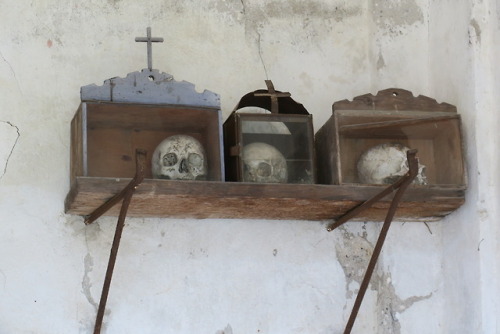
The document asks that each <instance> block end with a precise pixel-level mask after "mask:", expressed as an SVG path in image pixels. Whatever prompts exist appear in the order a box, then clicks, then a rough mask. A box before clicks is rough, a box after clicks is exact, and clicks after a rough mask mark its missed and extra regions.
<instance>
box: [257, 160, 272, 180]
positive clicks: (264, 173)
mask: <svg viewBox="0 0 500 334" xmlns="http://www.w3.org/2000/svg"><path fill="white" fill-rule="evenodd" d="M271 173H272V168H271V165H270V164H268V163H265V162H259V166H258V167H257V175H258V176H261V177H269V176H271Z"/></svg>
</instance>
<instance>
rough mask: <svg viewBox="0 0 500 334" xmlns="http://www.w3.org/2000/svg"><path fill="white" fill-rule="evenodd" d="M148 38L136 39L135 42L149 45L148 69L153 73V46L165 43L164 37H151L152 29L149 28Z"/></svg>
mask: <svg viewBox="0 0 500 334" xmlns="http://www.w3.org/2000/svg"><path fill="white" fill-rule="evenodd" d="M147 33H148V35H147V37H136V38H135V41H136V42H146V43H148V68H149V70H150V71H151V70H152V69H153V56H152V53H153V51H152V49H153V48H152V45H153V43H156V42H159V43H163V38H162V37H151V27H148V28H147Z"/></svg>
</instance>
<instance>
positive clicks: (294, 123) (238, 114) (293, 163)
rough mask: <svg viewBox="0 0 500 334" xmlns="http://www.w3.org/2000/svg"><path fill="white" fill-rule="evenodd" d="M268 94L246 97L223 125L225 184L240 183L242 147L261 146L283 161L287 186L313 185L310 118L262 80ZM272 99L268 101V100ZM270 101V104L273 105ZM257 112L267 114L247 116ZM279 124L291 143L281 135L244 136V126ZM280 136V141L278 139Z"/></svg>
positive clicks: (312, 137)
mask: <svg viewBox="0 0 500 334" xmlns="http://www.w3.org/2000/svg"><path fill="white" fill-rule="evenodd" d="M266 85H267V86H268V91H266V90H256V91H254V92H250V93H247V94H246V95H244V96H243V97H242V98H241V100H240V101H239V103H238V105H237V106H236V107H235V109H234V110H233V112H232V113H231V115H229V117H228V119H227V120H226V121H225V122H224V125H223V129H224V157H225V168H226V170H225V174H226V180H227V181H237V182H242V181H243V169H244V164H243V160H242V150H243V145H245V144H249V143H253V142H264V143H268V144H271V145H272V146H274V147H276V148H277V149H278V150H279V151H280V152H281V153H282V154H283V155H284V157H285V159H286V160H287V166H288V182H287V183H295V184H314V183H316V156H315V148H314V130H313V121H312V115H310V114H309V112H308V111H307V110H306V109H305V108H304V106H303V105H302V104H300V103H298V102H296V101H294V100H293V99H292V98H291V97H290V93H282V92H280V91H275V90H274V86H273V84H272V82H271V81H270V80H266ZM272 95H275V96H274V97H272V98H270V96H272ZM273 98H274V99H275V100H274V103H273ZM252 108H256V109H260V111H261V112H262V111H267V113H252V112H247V111H246V110H248V109H252ZM247 121H248V122H263V123H268V124H271V122H279V123H281V125H284V126H285V127H286V128H287V129H286V130H287V132H288V133H289V134H290V135H291V137H290V138H291V142H290V141H288V142H287V141H286V140H285V139H284V137H283V135H282V134H281V135H280V134H265V133H259V134H255V135H250V134H248V133H246V134H245V133H244V129H243V128H244V126H243V124H244V122H247ZM280 136H281V138H280Z"/></svg>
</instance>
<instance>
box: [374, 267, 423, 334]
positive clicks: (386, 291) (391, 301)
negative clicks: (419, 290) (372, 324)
mask: <svg viewBox="0 0 500 334" xmlns="http://www.w3.org/2000/svg"><path fill="white" fill-rule="evenodd" d="M372 289H375V290H377V292H378V293H377V310H378V314H377V318H378V328H379V333H387V334H400V333H401V323H400V322H399V319H398V315H399V314H401V313H403V312H405V311H406V310H407V309H409V308H410V307H411V306H412V305H413V304H415V303H417V302H419V301H422V300H426V299H429V298H431V297H432V292H431V293H429V294H428V295H425V296H412V297H409V298H406V299H401V298H400V297H399V296H398V295H397V294H396V290H395V288H394V285H393V284H392V278H391V274H390V273H381V274H378V275H376V276H373V279H372Z"/></svg>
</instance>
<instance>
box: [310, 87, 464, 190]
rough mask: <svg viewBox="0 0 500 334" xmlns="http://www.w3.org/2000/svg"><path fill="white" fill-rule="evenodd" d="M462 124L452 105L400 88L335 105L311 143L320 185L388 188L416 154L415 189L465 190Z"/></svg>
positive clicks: (400, 175) (404, 170) (406, 168)
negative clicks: (409, 155) (410, 154)
mask: <svg viewBox="0 0 500 334" xmlns="http://www.w3.org/2000/svg"><path fill="white" fill-rule="evenodd" d="M460 122H461V120H460V115H459V114H457V110H456V107H455V106H453V105H451V104H447V103H437V102H436V101H435V100H434V99H431V98H429V97H425V96H418V97H414V96H413V94H412V93H411V92H409V91H407V90H403V89H396V88H391V89H387V90H383V91H380V92H378V94H377V95H376V96H374V95H372V94H366V95H361V96H358V97H356V98H354V99H353V101H347V100H343V101H338V102H335V103H334V104H333V115H332V116H331V118H330V119H329V120H328V121H327V122H326V123H325V125H324V126H323V127H322V128H321V129H320V130H319V131H318V132H317V133H316V138H315V139H316V152H317V159H318V179H319V183H323V184H355V183H358V184H376V185H387V184H392V183H394V182H396V181H397V180H398V179H399V178H401V177H402V176H403V175H404V174H406V173H407V172H408V163H407V160H406V152H407V151H408V150H409V149H417V150H418V153H417V157H418V160H419V170H418V175H417V177H416V178H415V180H414V182H413V185H414V186H429V187H457V188H465V186H466V170H465V163H464V156H463V148H462V135H461V123H460Z"/></svg>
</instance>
